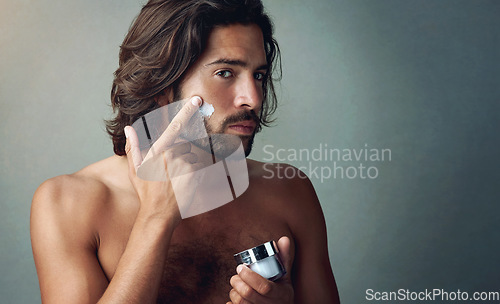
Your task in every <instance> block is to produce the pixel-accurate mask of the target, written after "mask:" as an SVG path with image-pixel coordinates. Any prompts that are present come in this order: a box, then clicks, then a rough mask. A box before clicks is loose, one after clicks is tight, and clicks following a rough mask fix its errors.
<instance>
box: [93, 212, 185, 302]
mask: <svg viewBox="0 0 500 304" xmlns="http://www.w3.org/2000/svg"><path fill="white" fill-rule="evenodd" d="M175 227H176V222H175V219H172V220H167V221H165V220H164V219H160V218H155V217H151V216H148V215H145V214H142V213H141V212H139V214H138V216H137V218H136V221H135V223H134V227H133V228H132V232H131V234H130V237H129V240H128V243H127V247H126V248H125V251H124V253H123V255H122V257H121V258H120V261H119V263H118V266H117V269H116V272H115V274H114V276H113V278H112V280H111V281H110V283H109V285H108V288H107V289H106V291H105V292H104V294H103V296H102V298H101V299H100V300H99V302H98V303H155V302H156V298H157V295H158V289H159V286H160V283H161V278H162V275H163V269H164V265H165V260H166V256H167V252H168V247H169V245H170V240H171V238H172V234H173V232H174V230H175Z"/></svg>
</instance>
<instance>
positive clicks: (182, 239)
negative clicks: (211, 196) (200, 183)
mask: <svg viewBox="0 0 500 304" xmlns="http://www.w3.org/2000/svg"><path fill="white" fill-rule="evenodd" d="M233 207H234V206H233ZM129 221H130V220H129ZM132 224H133V222H131V223H130V226H129V224H126V223H123V224H122V225H120V226H122V228H123V227H129V229H130V230H131V227H132V226H131V225H132ZM129 229H119V230H116V231H112V232H110V233H109V234H110V235H108V236H106V240H103V241H105V242H102V243H101V247H100V250H99V251H100V252H99V260H100V262H101V265H102V266H103V269H104V270H105V273H106V274H107V275H108V278H111V277H112V275H113V273H114V271H115V269H116V266H117V263H118V261H119V258H120V257H121V254H122V253H123V251H124V250H125V247H126V243H127V240H128V235H129V234H130V230H129ZM111 234H114V236H112V235H111ZM283 235H287V236H289V237H291V232H290V231H289V230H288V227H287V225H286V224H285V223H281V222H279V221H276V220H275V219H274V217H273V216H272V215H269V216H263V215H262V214H260V213H258V212H257V213H256V212H242V211H241V210H240V211H236V210H231V208H224V207H222V208H221V209H220V210H217V209H216V210H214V211H211V212H209V213H207V214H204V215H200V216H197V217H194V218H189V219H186V220H183V222H182V223H181V224H180V225H179V226H178V227H177V229H176V230H175V232H174V234H173V236H172V240H171V245H170V247H169V251H168V254H167V261H166V263H165V268H164V273H163V278H162V283H161V287H160V290H159V297H158V303H185V304H189V303H225V302H226V301H227V300H228V293H229V291H230V289H231V286H230V284H229V280H230V278H231V276H233V275H234V274H236V266H237V264H236V262H235V261H234V258H233V255H234V254H235V253H237V252H240V251H242V250H244V249H247V248H250V247H254V246H256V245H259V244H261V243H264V242H266V241H269V240H272V239H274V240H278V239H279V238H280V237H281V236H283Z"/></svg>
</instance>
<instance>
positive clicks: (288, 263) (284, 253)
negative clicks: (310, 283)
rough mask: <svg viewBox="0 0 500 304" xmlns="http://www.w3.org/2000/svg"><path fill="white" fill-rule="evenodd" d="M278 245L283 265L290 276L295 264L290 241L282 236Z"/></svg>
mask: <svg viewBox="0 0 500 304" xmlns="http://www.w3.org/2000/svg"><path fill="white" fill-rule="evenodd" d="M277 245H278V250H279V256H280V258H281V262H282V263H283V266H285V270H286V272H287V274H290V272H291V270H292V264H293V260H292V257H291V254H290V245H291V243H290V239H289V238H288V237H287V236H282V237H281V238H280V239H279V240H278V243H277Z"/></svg>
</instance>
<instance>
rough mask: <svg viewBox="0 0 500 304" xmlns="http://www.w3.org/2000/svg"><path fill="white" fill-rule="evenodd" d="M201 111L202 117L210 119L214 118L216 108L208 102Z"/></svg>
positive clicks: (204, 103) (202, 106)
mask: <svg viewBox="0 0 500 304" xmlns="http://www.w3.org/2000/svg"><path fill="white" fill-rule="evenodd" d="M199 111H200V113H201V115H202V116H204V117H208V118H210V116H212V114H213V113H214V111H215V109H214V106H213V105H211V104H209V103H208V102H203V104H202V105H201V107H200V109H199Z"/></svg>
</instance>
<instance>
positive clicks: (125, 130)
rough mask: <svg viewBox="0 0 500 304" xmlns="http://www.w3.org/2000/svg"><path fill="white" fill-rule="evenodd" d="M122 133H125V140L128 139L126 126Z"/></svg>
mask: <svg viewBox="0 0 500 304" xmlns="http://www.w3.org/2000/svg"><path fill="white" fill-rule="evenodd" d="M123 132H125V138H128V126H126V127H125V128H124V129H123Z"/></svg>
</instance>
